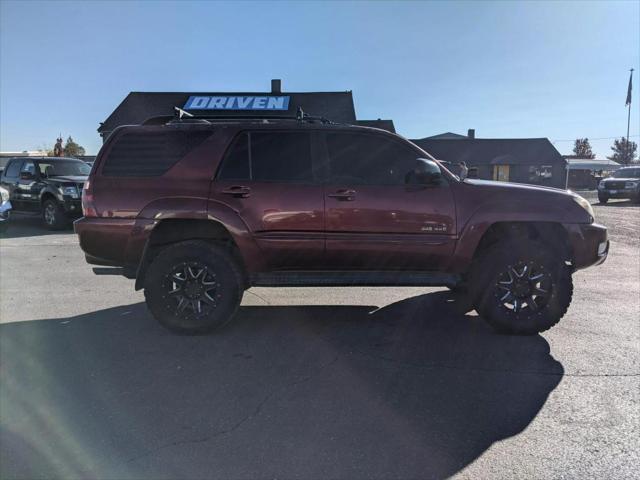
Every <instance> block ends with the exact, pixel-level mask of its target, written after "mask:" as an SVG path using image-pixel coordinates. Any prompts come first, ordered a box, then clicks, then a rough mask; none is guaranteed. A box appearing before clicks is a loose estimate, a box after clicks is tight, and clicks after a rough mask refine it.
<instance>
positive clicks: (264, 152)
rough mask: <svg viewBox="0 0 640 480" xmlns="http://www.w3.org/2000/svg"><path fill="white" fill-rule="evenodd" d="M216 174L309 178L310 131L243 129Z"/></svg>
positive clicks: (238, 177)
mask: <svg viewBox="0 0 640 480" xmlns="http://www.w3.org/2000/svg"><path fill="white" fill-rule="evenodd" d="M218 178H219V179H220V180H253V181H255V182H282V183H307V182H312V181H313V179H314V176H313V172H312V160H311V135H310V134H309V133H307V132H251V133H249V134H247V133H243V134H241V135H240V136H238V137H237V138H236V139H235V141H234V143H233V145H232V146H231V147H230V148H229V150H228V152H227V155H226V157H225V159H224V161H223V163H222V167H221V168H220V172H219V173H218Z"/></svg>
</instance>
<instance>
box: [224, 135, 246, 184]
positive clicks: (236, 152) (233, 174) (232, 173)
mask: <svg viewBox="0 0 640 480" xmlns="http://www.w3.org/2000/svg"><path fill="white" fill-rule="evenodd" d="M218 178H219V179H220V180H249V179H250V178H251V169H250V166H249V135H247V134H246V133H241V134H240V135H239V136H238V137H236V139H235V141H234V142H233V144H232V145H231V147H230V148H229V150H228V151H227V155H226V156H225V158H224V160H223V162H222V167H220V173H219V174H218Z"/></svg>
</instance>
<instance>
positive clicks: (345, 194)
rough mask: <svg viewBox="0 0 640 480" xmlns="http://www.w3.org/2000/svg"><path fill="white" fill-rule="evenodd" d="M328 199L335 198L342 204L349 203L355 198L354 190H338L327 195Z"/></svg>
mask: <svg viewBox="0 0 640 480" xmlns="http://www.w3.org/2000/svg"><path fill="white" fill-rule="evenodd" d="M327 196H328V197H329V198H335V199H336V200H342V201H343V202H351V201H353V200H355V198H356V191H355V190H338V191H337V192H336V193H330V194H329V195H327Z"/></svg>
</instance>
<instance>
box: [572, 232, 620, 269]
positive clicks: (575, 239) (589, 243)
mask: <svg viewBox="0 0 640 480" xmlns="http://www.w3.org/2000/svg"><path fill="white" fill-rule="evenodd" d="M565 227H566V228H567V232H568V233H569V241H570V243H571V250H572V259H573V266H574V268H575V269H576V270H580V269H582V268H587V267H591V266H593V265H600V264H601V263H603V262H604V261H605V260H606V259H607V256H608V255H609V239H608V237H607V227H605V226H604V225H599V224H597V223H591V224H571V225H565Z"/></svg>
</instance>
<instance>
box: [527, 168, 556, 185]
mask: <svg viewBox="0 0 640 480" xmlns="http://www.w3.org/2000/svg"><path fill="white" fill-rule="evenodd" d="M552 175H553V166H552V165H530V166H529V181H530V182H540V181H543V180H548V179H550V178H551V177H552Z"/></svg>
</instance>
